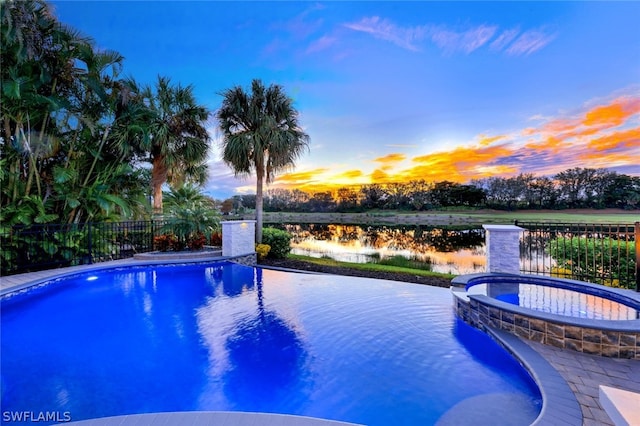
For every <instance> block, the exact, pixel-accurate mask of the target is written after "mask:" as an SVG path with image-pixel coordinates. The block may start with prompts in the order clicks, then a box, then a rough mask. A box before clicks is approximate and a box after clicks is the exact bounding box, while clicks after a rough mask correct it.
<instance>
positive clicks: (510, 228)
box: [482, 225, 524, 231]
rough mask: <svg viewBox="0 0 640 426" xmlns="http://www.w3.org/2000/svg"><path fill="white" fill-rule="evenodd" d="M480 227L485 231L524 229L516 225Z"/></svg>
mask: <svg viewBox="0 0 640 426" xmlns="http://www.w3.org/2000/svg"><path fill="white" fill-rule="evenodd" d="M482 227H483V228H484V229H485V230H487V231H524V228H521V227H519V226H516V225H482Z"/></svg>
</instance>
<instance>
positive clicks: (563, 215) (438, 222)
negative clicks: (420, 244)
mask: <svg viewBox="0 0 640 426" xmlns="http://www.w3.org/2000/svg"><path fill="white" fill-rule="evenodd" d="M252 217H253V215H250V214H248V215H245V216H244V218H245V219H250V218H252ZM516 220H519V221H535V222H567V223H612V224H617V223H620V224H632V223H634V222H637V221H640V211H634V212H628V211H625V210H613V209H607V210H558V211H555V210H553V211H548V210H547V211H542V210H540V211H538V210H536V211H517V212H505V211H497V210H465V211H428V212H402V211H371V212H366V213H289V212H265V213H264V222H265V223H341V224H369V225H426V226H480V225H482V224H513V223H514V221H516Z"/></svg>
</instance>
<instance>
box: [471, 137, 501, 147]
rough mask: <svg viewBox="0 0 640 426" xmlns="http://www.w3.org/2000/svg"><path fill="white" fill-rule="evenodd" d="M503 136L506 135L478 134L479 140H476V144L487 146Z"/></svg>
mask: <svg viewBox="0 0 640 426" xmlns="http://www.w3.org/2000/svg"><path fill="white" fill-rule="evenodd" d="M505 137H506V136H505V135H500V136H485V135H480V140H479V141H478V145H480V146H489V145H491V144H492V143H494V142H495V141H499V140H501V139H504V138H505Z"/></svg>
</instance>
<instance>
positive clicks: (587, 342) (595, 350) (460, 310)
mask: <svg viewBox="0 0 640 426" xmlns="http://www.w3.org/2000/svg"><path fill="white" fill-rule="evenodd" d="M453 299H454V310H455V313H456V314H457V315H458V317H459V318H461V319H462V320H464V321H465V322H466V323H468V324H470V325H472V326H474V327H477V328H479V329H481V330H483V331H486V329H487V327H493V328H497V329H500V330H504V331H508V332H510V333H513V334H515V335H517V336H520V337H522V338H525V339H529V340H534V341H537V342H540V343H544V344H547V345H551V346H555V347H558V348H562V349H571V350H574V351H578V352H583V353H587V354H594V355H600V356H606V357H612V358H628V359H636V360H640V332H634V331H611V330H599V329H593V328H587V327H580V326H576V325H573V324H564V323H559V322H555V321H549V320H543V319H537V318H531V317H529V316H525V315H520V314H517V313H514V312H510V311H507V310H504V309H500V308H496V307H493V306H486V305H484V304H482V303H480V302H479V301H477V300H474V299H470V300H469V301H466V300H464V299H463V298H461V297H460V296H457V295H455V294H454V297H453Z"/></svg>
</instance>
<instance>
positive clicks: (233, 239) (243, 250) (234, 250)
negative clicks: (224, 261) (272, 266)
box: [220, 220, 256, 257]
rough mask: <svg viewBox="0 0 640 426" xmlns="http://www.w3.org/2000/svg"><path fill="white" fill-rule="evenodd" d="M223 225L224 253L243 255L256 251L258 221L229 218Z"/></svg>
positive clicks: (230, 255)
mask: <svg viewBox="0 0 640 426" xmlns="http://www.w3.org/2000/svg"><path fill="white" fill-rule="evenodd" d="M220 225H222V255H223V256H229V257H233V256H241V255H244V254H247V253H253V252H255V251H256V221H255V220H228V221H223V222H220Z"/></svg>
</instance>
